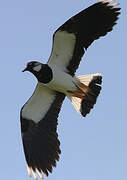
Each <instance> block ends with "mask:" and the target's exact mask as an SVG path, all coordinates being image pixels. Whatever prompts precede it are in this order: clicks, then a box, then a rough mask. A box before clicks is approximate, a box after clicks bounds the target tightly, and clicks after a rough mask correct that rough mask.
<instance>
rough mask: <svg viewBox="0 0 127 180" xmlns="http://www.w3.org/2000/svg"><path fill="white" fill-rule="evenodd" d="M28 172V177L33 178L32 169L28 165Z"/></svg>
mask: <svg viewBox="0 0 127 180" xmlns="http://www.w3.org/2000/svg"><path fill="white" fill-rule="evenodd" d="M27 172H28V176H29V177H30V178H31V177H32V173H31V168H30V167H29V166H28V165H27Z"/></svg>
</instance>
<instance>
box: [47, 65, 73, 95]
mask: <svg viewBox="0 0 127 180" xmlns="http://www.w3.org/2000/svg"><path fill="white" fill-rule="evenodd" d="M51 68H52V72H53V78H52V80H51V81H50V82H49V83H48V84H47V86H48V87H49V88H51V89H53V90H56V91H59V92H62V93H65V94H66V92H67V91H75V90H76V89H77V87H76V85H75V84H76V82H75V78H73V77H72V76H71V75H69V74H68V73H66V72H64V71H62V70H60V69H59V68H58V67H51Z"/></svg>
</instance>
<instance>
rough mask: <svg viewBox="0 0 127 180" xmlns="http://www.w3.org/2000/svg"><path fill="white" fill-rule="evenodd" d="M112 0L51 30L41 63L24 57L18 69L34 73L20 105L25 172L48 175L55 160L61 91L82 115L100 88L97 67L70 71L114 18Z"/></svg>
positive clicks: (75, 67)
mask: <svg viewBox="0 0 127 180" xmlns="http://www.w3.org/2000/svg"><path fill="white" fill-rule="evenodd" d="M112 2H113V0H108V1H103V0H101V1H99V2H97V3H95V4H93V5H92V6H90V7H88V8H87V9H85V10H83V11H81V12H79V13H78V14H77V15H75V16H73V17H72V18H70V19H69V20H68V21H66V22H65V23H64V24H63V25H61V26H60V27H59V28H58V29H57V30H56V31H55V33H54V35H53V46H52V51H51V55H50V57H49V60H48V62H47V64H42V63H40V62H37V61H31V62H29V63H27V65H26V68H25V69H24V70H23V71H29V72H31V73H32V74H33V75H34V76H35V77H36V78H37V81H38V82H37V86H36V88H35V91H34V93H33V95H32V96H31V97H30V98H29V100H28V101H27V102H26V103H25V104H24V106H23V107H22V109H21V113H20V119H21V133H22V142H23V147H24V153H25V157H26V162H27V170H28V175H29V176H31V175H32V174H33V176H34V178H35V180H37V178H38V175H39V176H40V178H42V179H43V175H44V174H45V175H46V176H48V174H49V172H50V173H51V172H52V169H53V167H55V166H56V161H58V160H59V155H60V153H61V150H60V141H59V139H58V134H57V120H58V115H59V112H60V109H61V106H62V103H63V101H64V99H65V97H67V98H69V99H70V101H71V102H72V104H73V105H74V107H75V109H76V110H77V111H78V112H80V113H81V115H82V116H83V117H85V116H86V115H87V114H88V113H89V112H90V110H91V109H92V108H93V106H94V104H95V103H96V100H97V97H98V95H99V93H100V90H101V83H102V76H101V74H100V73H96V74H89V75H82V76H75V72H76V70H77V68H78V66H79V64H80V61H81V58H82V56H83V55H84V53H85V51H86V50H87V48H88V47H89V46H90V45H91V43H92V42H93V41H94V40H96V39H99V38H100V37H101V36H105V35H106V34H107V33H108V32H110V31H111V30H112V29H113V26H114V25H115V24H116V21H117V19H118V15H119V14H120V8H117V7H116V6H117V5H119V4H118V3H114V4H113V3H112Z"/></svg>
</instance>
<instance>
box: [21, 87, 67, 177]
mask: <svg viewBox="0 0 127 180" xmlns="http://www.w3.org/2000/svg"><path fill="white" fill-rule="evenodd" d="M64 98H65V95H64V94H62V93H58V92H55V91H52V90H50V89H48V88H47V87H46V86H44V85H42V84H41V83H38V85H37V87H36V89H35V92H34V93H33V95H32V97H31V98H30V99H29V100H28V101H27V103H26V104H25V105H24V106H23V107H22V109H21V132H22V140H23V147H24V153H25V157H26V161H27V167H28V173H29V175H31V170H32V172H33V175H34V177H35V179H37V175H36V173H38V174H39V175H40V177H42V175H41V173H42V172H43V173H44V174H45V175H47V176H48V172H52V167H53V166H56V160H57V161H58V160H59V154H60V147H59V145H60V142H59V140H58V135H57V132H56V129H57V118H58V115H59V111H60V108H61V105H62V102H63V100H64Z"/></svg>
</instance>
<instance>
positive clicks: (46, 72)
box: [22, 61, 53, 84]
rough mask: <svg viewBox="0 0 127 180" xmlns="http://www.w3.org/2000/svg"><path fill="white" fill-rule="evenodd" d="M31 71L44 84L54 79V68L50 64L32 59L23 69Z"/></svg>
mask: <svg viewBox="0 0 127 180" xmlns="http://www.w3.org/2000/svg"><path fill="white" fill-rule="evenodd" d="M24 71H29V72H31V73H32V74H34V76H35V77H36V78H37V79H38V81H39V82H42V83H44V84H46V83H49V82H50V81H51V80H52V77H53V73H52V69H51V68H50V67H49V66H48V64H42V63H40V62H37V61H31V62H29V63H27V65H26V68H25V69H24V70H23V71H22V72H24Z"/></svg>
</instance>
